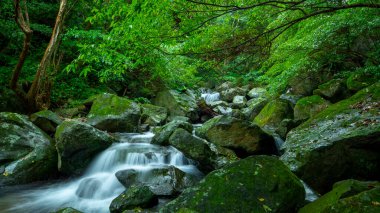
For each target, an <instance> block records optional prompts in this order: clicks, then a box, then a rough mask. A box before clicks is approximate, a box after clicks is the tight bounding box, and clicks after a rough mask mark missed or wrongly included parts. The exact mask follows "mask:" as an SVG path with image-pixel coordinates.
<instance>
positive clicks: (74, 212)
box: [54, 207, 83, 213]
mask: <svg viewBox="0 0 380 213" xmlns="http://www.w3.org/2000/svg"><path fill="white" fill-rule="evenodd" d="M54 213H83V212H81V211H79V210H76V209H74V208H71V207H67V208H63V209H60V210H58V211H56V212H54Z"/></svg>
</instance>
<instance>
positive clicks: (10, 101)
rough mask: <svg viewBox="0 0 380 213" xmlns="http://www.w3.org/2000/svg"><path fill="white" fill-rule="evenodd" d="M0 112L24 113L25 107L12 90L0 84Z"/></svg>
mask: <svg viewBox="0 0 380 213" xmlns="http://www.w3.org/2000/svg"><path fill="white" fill-rule="evenodd" d="M0 112H16V113H25V112H26V109H25V107H24V103H23V102H22V100H21V99H20V98H19V97H18V96H17V94H16V93H15V92H14V91H13V90H10V89H7V88H4V87H1V86H0Z"/></svg>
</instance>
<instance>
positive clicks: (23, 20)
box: [9, 0, 33, 91]
mask: <svg viewBox="0 0 380 213" xmlns="http://www.w3.org/2000/svg"><path fill="white" fill-rule="evenodd" d="M24 4H25V5H24V6H25V7H24V12H25V17H24V14H23V12H22V10H21V7H20V0H14V7H15V20H16V23H17V25H18V26H19V27H20V28H21V30H22V32H23V33H24V44H23V47H22V51H21V53H20V56H19V59H18V62H17V65H16V67H15V68H14V70H13V72H12V78H11V81H10V82H9V87H10V88H11V89H12V90H15V91H16V89H17V82H18V79H19V76H20V73H21V69H22V67H23V65H24V62H25V59H26V55H27V54H28V51H29V47H30V40H31V39H32V34H33V31H32V30H31V29H30V24H29V15H28V10H27V7H26V2H25V1H24Z"/></svg>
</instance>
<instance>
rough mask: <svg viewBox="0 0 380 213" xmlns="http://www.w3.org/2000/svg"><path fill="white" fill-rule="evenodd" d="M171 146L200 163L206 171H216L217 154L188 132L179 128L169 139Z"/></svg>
mask: <svg viewBox="0 0 380 213" xmlns="http://www.w3.org/2000/svg"><path fill="white" fill-rule="evenodd" d="M169 144H170V145H172V146H174V147H175V148H177V149H178V150H180V151H181V152H183V154H184V155H185V156H186V157H188V158H191V159H193V160H196V161H198V162H199V164H200V167H201V169H202V170H204V171H210V170H212V169H214V166H213V161H214V159H215V154H214V153H213V152H212V151H211V149H210V147H209V146H208V145H207V144H206V143H204V142H203V140H201V139H200V138H197V137H194V136H193V135H192V134H191V133H189V132H188V131H186V130H184V129H181V128H178V129H176V130H175V131H174V132H173V134H172V135H171V136H170V138H169Z"/></svg>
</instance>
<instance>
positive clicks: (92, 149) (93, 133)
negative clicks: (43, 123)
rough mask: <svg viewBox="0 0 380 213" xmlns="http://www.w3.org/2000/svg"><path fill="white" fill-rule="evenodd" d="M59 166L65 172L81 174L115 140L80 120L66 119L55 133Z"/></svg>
mask: <svg viewBox="0 0 380 213" xmlns="http://www.w3.org/2000/svg"><path fill="white" fill-rule="evenodd" d="M55 140H56V147H57V151H58V168H59V171H61V172H62V173H64V174H68V175H73V174H74V175H79V174H81V173H82V172H83V171H84V169H85V168H86V167H87V165H88V164H89V163H90V162H91V160H92V159H93V157H95V156H96V154H98V153H99V152H101V151H103V150H104V149H106V148H107V147H108V146H110V145H111V144H112V143H113V142H114V141H115V140H114V138H113V137H111V136H110V135H109V134H108V133H106V132H103V131H100V130H98V129H95V128H94V127H92V126H90V125H89V124H86V123H82V122H79V121H74V120H72V121H64V122H63V123H62V124H61V125H59V126H58V127H57V131H56V133H55Z"/></svg>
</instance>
